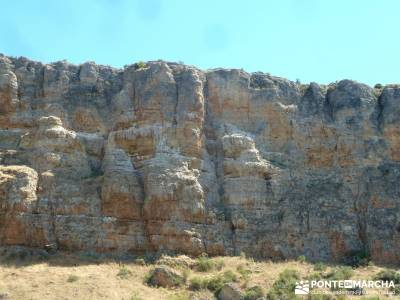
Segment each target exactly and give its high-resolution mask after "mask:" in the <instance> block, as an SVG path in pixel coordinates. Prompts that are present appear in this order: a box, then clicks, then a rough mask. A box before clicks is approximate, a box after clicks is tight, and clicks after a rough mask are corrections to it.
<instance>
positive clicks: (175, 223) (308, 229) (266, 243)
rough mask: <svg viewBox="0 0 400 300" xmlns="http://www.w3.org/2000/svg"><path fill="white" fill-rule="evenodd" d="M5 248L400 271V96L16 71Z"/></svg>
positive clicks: (70, 70) (6, 159)
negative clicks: (365, 264)
mask: <svg viewBox="0 0 400 300" xmlns="http://www.w3.org/2000/svg"><path fill="white" fill-rule="evenodd" d="M0 164H1V165H0V244H1V245H25V246H32V247H44V246H45V245H46V244H56V245H57V246H58V248H61V249H68V250H92V251H93V250H95V251H100V252H108V251H118V252H131V253H143V252H146V251H150V252H153V251H166V252H181V253H187V254H192V255H197V254H200V253H202V252H206V253H209V254H210V255H223V254H224V255H235V254H239V253H240V252H245V253H246V254H248V255H251V256H255V257H258V258H289V257H297V256H298V255H302V254H304V255H305V256H306V257H308V258H309V259H312V260H330V261H341V260H342V259H343V258H345V257H346V256H347V255H349V253H351V252H354V251H358V250H364V251H367V252H369V253H370V255H371V256H372V258H373V259H374V260H375V261H377V262H386V263H399V262H400V251H399V249H400V184H399V182H400V86H387V87H385V88H384V89H383V90H382V91H378V90H373V89H371V88H370V87H368V86H367V85H364V84H360V83H357V82H354V81H349V80H343V81H340V82H338V83H335V84H331V85H329V86H320V85H318V84H316V83H311V84H310V85H307V86H303V85H302V86H300V85H298V84H295V83H293V82H291V81H288V80H285V79H282V78H277V77H273V76H270V75H267V74H262V73H253V74H249V73H246V72H244V71H241V70H224V69H216V70H210V71H201V70H198V69H196V68H194V67H190V66H185V65H180V64H175V63H166V62H161V61H157V62H148V63H147V64H146V65H145V66H138V65H132V66H129V67H126V68H125V69H124V70H119V69H113V68H111V67H105V66H99V65H96V64H94V63H85V64H83V65H80V66H75V65H71V64H68V63H66V62H57V63H53V64H48V65H46V64H42V63H38V62H33V61H30V60H28V59H25V58H18V59H17V58H9V57H5V56H0Z"/></svg>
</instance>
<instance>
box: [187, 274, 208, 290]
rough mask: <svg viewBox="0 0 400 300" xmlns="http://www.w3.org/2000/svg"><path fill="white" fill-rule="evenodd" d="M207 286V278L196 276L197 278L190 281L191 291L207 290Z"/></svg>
mask: <svg viewBox="0 0 400 300" xmlns="http://www.w3.org/2000/svg"><path fill="white" fill-rule="evenodd" d="M207 284H208V279H207V278H202V277H198V276H196V277H193V278H191V279H190V284H189V287H190V289H192V290H194V291H199V290H202V289H205V288H207Z"/></svg>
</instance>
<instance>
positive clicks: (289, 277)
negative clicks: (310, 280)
mask: <svg viewBox="0 0 400 300" xmlns="http://www.w3.org/2000/svg"><path fill="white" fill-rule="evenodd" d="M299 279H300V276H299V274H298V272H297V271H295V270H291V269H286V270H284V271H283V272H282V273H280V274H279V278H278V279H277V280H276V281H275V282H274V284H273V285H272V288H271V289H270V290H269V292H268V294H267V299H269V300H289V299H298V297H296V295H295V294H294V289H295V287H296V281H298V280H299Z"/></svg>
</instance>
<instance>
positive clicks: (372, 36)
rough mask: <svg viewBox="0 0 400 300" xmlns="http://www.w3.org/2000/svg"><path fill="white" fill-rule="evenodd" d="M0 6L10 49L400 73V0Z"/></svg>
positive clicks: (305, 77) (315, 72) (299, 74)
mask: <svg viewBox="0 0 400 300" xmlns="http://www.w3.org/2000/svg"><path fill="white" fill-rule="evenodd" d="M1 8H2V17H1V18H0V53H4V54H6V55H12V56H26V57H29V58H32V59H34V60H40V61H44V62H52V61H57V60H61V59H67V60H68V61H70V62H73V63H82V62H85V61H88V60H92V61H96V62H97V63H100V64H108V65H112V66H116V67H121V66H123V65H125V64H131V63H133V62H136V61H147V60H156V59H164V60H170V61H183V62H185V63H186V64H191V65H195V66H197V67H199V68H202V69H207V68H216V67H226V68H243V69H245V70H247V71H251V72H253V71H263V72H269V73H271V74H273V75H277V76H282V77H287V78H289V79H291V80H296V79H297V78H298V79H300V80H301V81H302V82H309V81H317V82H320V83H329V82H332V81H336V80H339V79H344V78H348V79H354V80H357V81H361V82H364V83H368V84H370V85H373V84H375V83H378V82H379V83H383V84H386V83H395V82H400V59H399V58H400V38H399V36H400V33H399V29H400V26H399V25H400V17H399V16H398V14H399V12H400V1H397V0H381V1H374V0H363V1H361V0H274V1H272V0H264V1H262V0H259V1H257V0H253V1H251V0H241V1H235V0H229V1H225V0H219V1H218V0H181V1H180V0H69V1H56V0H36V1H28V0H19V1H6V0H3V1H1Z"/></svg>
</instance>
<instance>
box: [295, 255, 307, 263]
mask: <svg viewBox="0 0 400 300" xmlns="http://www.w3.org/2000/svg"><path fill="white" fill-rule="evenodd" d="M297 261H298V262H300V263H305V262H306V261H307V259H306V257H305V256H304V255H300V256H299V257H297Z"/></svg>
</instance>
